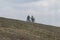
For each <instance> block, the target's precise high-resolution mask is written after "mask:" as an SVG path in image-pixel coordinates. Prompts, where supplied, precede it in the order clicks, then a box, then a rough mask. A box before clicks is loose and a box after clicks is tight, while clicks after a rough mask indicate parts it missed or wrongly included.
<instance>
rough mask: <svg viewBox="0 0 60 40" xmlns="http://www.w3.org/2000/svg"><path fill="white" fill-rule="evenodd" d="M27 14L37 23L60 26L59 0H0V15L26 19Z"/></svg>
mask: <svg viewBox="0 0 60 40" xmlns="http://www.w3.org/2000/svg"><path fill="white" fill-rule="evenodd" d="M27 15H30V16H31V15H33V16H34V17H35V19H36V22H37V23H43V24H49V25H56V26H60V0H0V17H7V18H14V19H19V20H26V16H27Z"/></svg>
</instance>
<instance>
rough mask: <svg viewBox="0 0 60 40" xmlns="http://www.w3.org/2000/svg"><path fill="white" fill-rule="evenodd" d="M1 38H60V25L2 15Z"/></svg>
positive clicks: (33, 39) (0, 18)
mask: <svg viewBox="0 0 60 40" xmlns="http://www.w3.org/2000/svg"><path fill="white" fill-rule="evenodd" d="M0 40H60V27H55V26H50V25H44V24H37V23H29V22H25V21H21V20H14V19H8V18H2V17H0Z"/></svg>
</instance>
